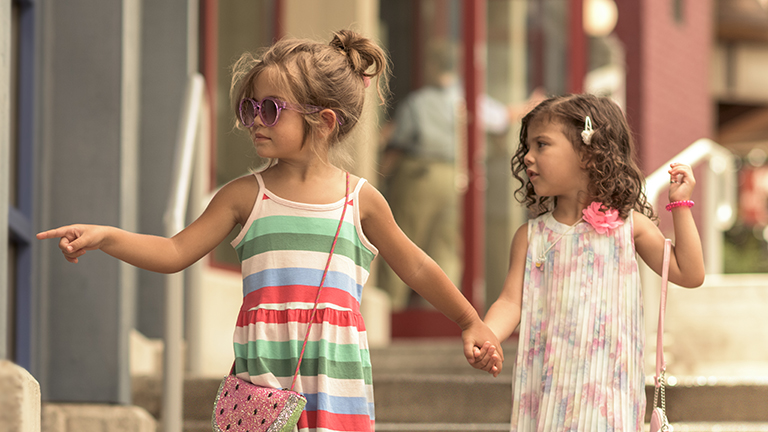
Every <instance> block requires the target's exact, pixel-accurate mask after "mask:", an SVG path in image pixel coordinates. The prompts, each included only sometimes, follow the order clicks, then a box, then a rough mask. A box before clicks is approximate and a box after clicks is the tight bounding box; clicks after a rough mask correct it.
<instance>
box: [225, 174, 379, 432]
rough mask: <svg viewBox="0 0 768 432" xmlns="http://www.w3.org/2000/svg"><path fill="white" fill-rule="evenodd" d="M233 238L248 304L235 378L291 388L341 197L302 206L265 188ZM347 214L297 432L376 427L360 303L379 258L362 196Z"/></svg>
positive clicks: (310, 351)
mask: <svg viewBox="0 0 768 432" xmlns="http://www.w3.org/2000/svg"><path fill="white" fill-rule="evenodd" d="M255 176H256V179H257V181H258V183H259V197H258V198H257V199H256V203H255V204H254V207H253V211H252V212H251V215H250V216H249V218H248V221H247V222H246V224H245V226H244V227H243V229H242V230H241V232H240V234H239V235H238V236H237V237H236V238H235V239H234V240H233V241H232V245H233V246H234V248H235V250H236V251H237V254H238V256H239V258H240V262H241V266H242V273H243V305H242V306H241V308H240V313H239V315H238V318H237V324H236V328H235V335H234V346H235V373H236V374H237V376H238V377H240V378H242V379H245V380H249V381H251V382H253V383H254V384H258V385H262V386H268V387H274V388H289V387H290V386H291V380H292V377H293V373H294V371H295V369H296V362H297V361H298V357H299V353H300V352H301V346H302V343H303V341H304V335H305V333H306V329H307V324H308V321H309V318H310V315H311V313H312V307H313V305H314V301H315V297H316V295H317V289H318V285H319V284H320V279H321V278H322V273H323V269H324V268H325V265H326V262H327V260H328V254H329V252H330V249H331V244H332V243H333V237H334V234H335V233H336V229H337V227H338V224H339V218H340V217H341V213H342V206H343V205H345V203H344V199H341V200H339V201H338V202H336V203H332V204H323V205H316V204H304V203H298V202H293V201H289V200H285V199H282V198H280V197H278V196H276V195H274V194H273V193H272V192H270V191H269V190H267V188H266V187H265V186H264V181H263V180H262V178H261V175H260V174H258V173H257V174H255ZM364 182H365V180H362V179H361V180H360V181H359V182H358V184H357V186H356V187H355V189H354V190H353V191H352V192H351V193H350V194H349V200H348V201H347V203H346V205H347V206H348V207H347V212H346V215H345V217H344V223H343V226H342V229H341V232H340V234H339V239H338V242H337V244H336V250H335V252H334V255H333V259H332V260H331V266H330V269H329V272H328V276H327V277H326V281H325V284H324V285H323V290H322V293H321V297H320V302H319V304H318V307H317V315H316V316H315V319H314V323H313V325H312V329H311V331H310V336H309V341H308V343H307V348H306V352H305V354H304V360H303V361H302V363H301V371H300V376H299V379H298V380H297V383H296V386H295V388H294V390H296V391H298V392H300V393H302V394H304V396H305V397H306V398H307V405H306V408H305V411H304V413H302V415H301V418H300V419H299V423H298V430H300V431H369V430H373V429H374V412H373V384H372V376H371V361H370V354H369V350H368V341H367V338H366V331H365V324H364V323H363V317H362V316H361V315H360V298H361V296H362V290H363V285H364V284H365V281H366V279H367V278H368V274H369V271H370V266H371V261H373V258H374V257H375V256H376V254H377V253H378V251H377V249H376V248H375V247H374V246H373V245H372V244H371V243H370V242H369V241H368V240H367V239H366V237H365V236H364V235H363V231H362V228H361V224H360V211H359V201H358V196H359V192H360V188H361V187H362V186H363V183H364Z"/></svg>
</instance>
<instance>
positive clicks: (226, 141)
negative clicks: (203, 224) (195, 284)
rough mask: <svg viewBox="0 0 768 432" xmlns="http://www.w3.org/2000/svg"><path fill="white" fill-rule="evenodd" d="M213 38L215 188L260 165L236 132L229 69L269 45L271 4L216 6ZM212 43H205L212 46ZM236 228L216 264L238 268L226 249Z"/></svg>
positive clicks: (249, 1)
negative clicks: (247, 54)
mask: <svg viewBox="0 0 768 432" xmlns="http://www.w3.org/2000/svg"><path fill="white" fill-rule="evenodd" d="M218 7H219V21H218V34H217V35H216V38H217V41H216V42H215V43H216V46H217V51H218V58H217V59H216V63H217V64H216V71H217V78H216V83H215V85H216V91H215V94H216V96H215V98H216V113H215V115H216V119H215V122H216V144H215V145H216V167H215V168H216V178H215V181H216V187H220V186H223V185H224V184H226V183H227V182H229V181H230V180H233V179H235V178H237V177H240V176H242V175H245V174H247V173H248V171H249V170H250V169H253V168H257V167H259V166H260V165H261V160H260V159H259V157H258V156H257V155H256V151H255V150H254V148H253V145H252V143H251V140H250V139H249V138H248V135H247V133H245V132H244V131H240V130H238V129H235V127H234V125H235V117H234V111H233V110H232V109H231V106H232V105H231V103H230V101H229V86H230V79H231V74H230V67H231V66H232V63H234V62H235V60H237V59H238V58H239V57H240V55H241V54H243V53H244V52H246V51H251V52H253V51H257V50H258V49H260V48H262V47H266V46H269V45H271V44H272V39H273V34H274V22H273V21H274V20H273V19H272V17H273V16H274V1H258V2H255V1H253V0H227V1H220V2H218ZM211 42H212V41H208V43H211ZM238 231H239V228H236V229H235V231H233V233H232V234H230V236H229V237H227V239H226V240H225V241H224V242H222V244H220V245H219V246H218V247H217V248H216V249H215V250H214V253H213V260H214V261H215V262H216V263H218V264H224V265H225V266H226V265H229V264H231V265H233V266H239V261H238V259H237V254H236V253H235V250H234V249H233V248H232V247H231V246H230V245H229V241H230V240H232V239H234V237H235V233H236V232H238Z"/></svg>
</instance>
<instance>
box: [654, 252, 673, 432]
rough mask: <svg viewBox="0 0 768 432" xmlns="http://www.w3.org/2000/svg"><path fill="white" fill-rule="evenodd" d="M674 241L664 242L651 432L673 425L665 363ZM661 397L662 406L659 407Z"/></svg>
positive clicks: (669, 427) (669, 428) (657, 431)
mask: <svg viewBox="0 0 768 432" xmlns="http://www.w3.org/2000/svg"><path fill="white" fill-rule="evenodd" d="M671 248H672V241H671V240H669V239H665V240H664V262H663V264H662V270H661V301H660V303H661V304H660V305H659V326H658V331H657V335H656V376H655V377H654V382H655V386H656V388H655V389H654V392H653V412H652V413H651V429H650V431H651V432H660V431H671V430H672V425H670V424H669V420H667V401H666V398H665V393H664V386H665V384H666V381H665V380H666V378H665V374H666V371H667V363H666V361H664V312H665V311H666V307H667V281H668V280H669V255H670V249H671ZM659 395H661V405H659Z"/></svg>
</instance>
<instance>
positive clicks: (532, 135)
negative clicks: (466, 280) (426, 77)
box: [474, 95, 704, 432]
mask: <svg viewBox="0 0 768 432" xmlns="http://www.w3.org/2000/svg"><path fill="white" fill-rule="evenodd" d="M634 157H635V155H634V143H633V139H632V134H631V132H630V129H629V127H628V125H627V122H626V120H625V118H624V115H623V113H622V111H621V109H620V108H619V107H618V106H617V105H616V104H615V103H614V102H612V101H611V100H610V99H608V98H603V97H595V96H591V95H567V96H562V97H553V98H550V99H547V100H545V101H544V102H542V103H541V104H539V105H538V106H537V107H536V108H534V109H533V110H532V111H531V112H530V113H528V114H527V115H526V116H525V117H524V118H523V121H522V129H521V131H520V145H519V147H518V150H517V152H516V153H515V155H514V156H513V158H512V172H513V174H514V176H515V178H517V179H518V180H520V181H521V183H522V187H521V188H520V189H518V197H520V196H521V195H522V199H521V201H522V202H524V203H525V204H526V205H527V207H528V209H529V210H530V211H531V212H532V214H533V215H534V216H535V218H534V219H531V220H529V221H528V223H527V224H525V225H523V226H521V227H520V229H518V231H517V233H516V234H515V236H514V238H513V240H512V247H511V252H510V266H509V273H508V274H507V278H506V280H505V282H504V287H503V291H502V293H501V294H500V296H499V298H498V300H496V302H495V303H494V304H493V305H492V306H491V308H490V310H489V311H488V314H487V315H486V317H485V322H486V323H487V324H488V325H489V327H491V329H492V330H493V331H494V333H495V334H496V336H497V337H498V339H499V340H504V339H506V338H508V337H509V336H510V335H511V334H512V332H513V331H514V330H515V328H516V327H517V326H518V324H519V325H520V336H519V347H518V352H517V363H516V365H515V366H516V367H515V373H514V375H515V378H514V394H513V401H514V402H513V409H512V430H513V431H526V432H527V431H570V430H579V431H605V430H614V431H625V432H629V431H639V430H642V428H643V421H644V416H645V375H644V360H643V346H644V341H645V326H644V323H643V300H642V293H641V286H640V278H639V275H638V264H637V261H636V253H637V254H639V255H640V257H642V259H643V261H645V263H646V264H648V265H649V266H650V268H652V269H653V270H654V271H655V272H657V273H660V272H661V268H662V257H663V250H664V235H663V234H662V233H661V231H660V230H659V228H658V227H657V226H656V224H655V223H654V222H653V221H652V219H653V218H654V214H653V210H652V208H651V205H650V203H648V202H647V200H646V196H645V194H644V193H643V183H644V180H643V176H642V174H641V172H640V170H639V169H638V167H637V165H636V163H635V160H634ZM669 174H670V178H671V180H670V188H669V200H670V204H669V205H667V210H669V211H671V213H672V219H673V221H674V233H675V240H676V241H675V246H674V248H673V252H672V255H671V260H670V267H669V280H670V281H671V282H673V283H676V284H678V285H681V286H684V287H689V288H693V287H697V286H699V285H701V284H702V283H703V280H704V258H703V254H702V248H701V241H700V240H699V234H698V231H697V229H696V225H695V223H694V220H693V216H692V215H691V207H692V206H693V201H690V199H691V195H692V193H693V187H694V185H695V183H696V182H695V179H694V177H693V172H692V171H691V168H690V167H688V166H686V165H682V164H677V163H673V164H672V165H671V166H670V169H669ZM521 192H522V193H521ZM488 345H490V344H486V345H485V347H483V348H482V349H479V350H477V356H478V362H476V363H475V364H474V365H475V367H479V368H485V367H488V365H490V364H495V363H500V361H499V360H498V359H495V358H494V354H493V347H491V348H490V349H489V347H488ZM496 366H497V367H499V368H500V365H498V364H497V365H496Z"/></svg>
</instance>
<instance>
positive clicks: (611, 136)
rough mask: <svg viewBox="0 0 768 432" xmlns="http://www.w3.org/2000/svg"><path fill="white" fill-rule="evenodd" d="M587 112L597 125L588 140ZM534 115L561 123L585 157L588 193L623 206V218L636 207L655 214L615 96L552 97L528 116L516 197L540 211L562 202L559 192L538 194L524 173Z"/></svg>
mask: <svg viewBox="0 0 768 432" xmlns="http://www.w3.org/2000/svg"><path fill="white" fill-rule="evenodd" d="M587 116H589V118H590V119H591V122H592V126H593V129H594V132H593V134H592V137H591V140H590V143H589V144H588V145H587V144H585V143H584V142H583V141H582V138H581V132H582V131H583V130H584V124H585V122H586V117H587ZM534 120H544V121H551V122H553V123H556V124H559V125H561V127H562V128H563V133H564V134H565V136H566V137H568V139H569V140H570V141H571V143H572V144H573V147H574V149H575V150H576V152H577V153H580V154H581V156H582V160H583V167H584V169H585V170H586V171H587V172H588V174H589V190H588V191H587V193H588V194H589V198H590V200H591V201H592V202H595V201H597V202H600V203H602V204H603V206H604V207H608V208H612V209H616V210H618V211H619V215H620V216H621V218H622V219H626V218H627V216H628V215H629V212H630V210H632V209H634V210H635V211H638V212H640V213H642V214H644V215H646V216H648V217H649V218H651V219H654V220H655V219H656V216H655V214H654V212H653V208H652V207H651V205H650V204H649V203H648V200H647V198H646V196H645V192H643V185H644V183H645V179H644V176H643V174H642V172H641V171H640V168H639V167H638V165H637V163H636V161H635V157H636V155H635V143H634V139H633V137H632V132H631V131H630V129H629V125H628V124H627V120H626V118H625V117H624V113H623V112H622V111H621V108H620V107H619V106H618V105H617V104H616V103H615V102H613V101H612V100H611V99H610V98H607V97H598V96H594V95H590V94H569V95H563V96H555V97H551V98H549V99H546V100H544V101H543V102H541V103H540V104H539V105H537V106H536V107H535V108H534V109H533V110H531V112H529V113H528V114H527V115H526V116H525V117H523V120H522V127H521V129H520V145H519V146H518V148H517V151H516V152H515V154H514V155H513V156H512V174H513V175H514V176H515V178H516V179H517V180H519V181H520V182H521V184H522V186H520V188H518V189H517V190H516V191H515V197H516V198H517V200H518V201H519V202H520V203H523V204H525V205H526V206H527V207H528V209H529V210H530V211H531V212H532V213H533V214H534V215H535V216H539V215H541V214H543V213H546V212H548V211H551V210H553V209H554V207H555V205H556V204H557V202H556V198H555V197H540V196H537V195H536V192H535V191H534V189H533V184H532V183H531V181H530V180H529V179H528V177H527V176H526V175H525V170H526V166H525V162H524V158H525V155H526V154H527V153H528V150H529V148H528V143H527V141H528V126H529V125H530V124H531V122H533V121H534Z"/></svg>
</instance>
